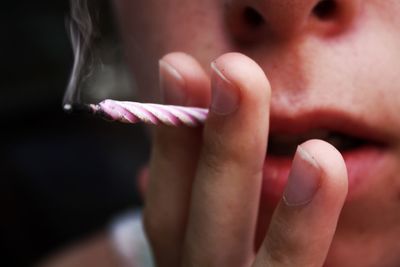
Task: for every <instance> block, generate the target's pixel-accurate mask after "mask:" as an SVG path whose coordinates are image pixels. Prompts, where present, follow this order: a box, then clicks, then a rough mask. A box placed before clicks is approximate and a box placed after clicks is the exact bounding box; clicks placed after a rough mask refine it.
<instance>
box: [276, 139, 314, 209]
mask: <svg viewBox="0 0 400 267" xmlns="http://www.w3.org/2000/svg"><path fill="white" fill-rule="evenodd" d="M320 178H321V168H320V167H319V165H318V163H317V162H316V161H315V159H314V158H313V157H312V156H311V155H310V154H309V153H308V152H307V151H306V150H305V149H304V148H302V147H301V146H298V147H297V150H296V154H295V156H294V159H293V163H292V168H291V170H290V174H289V178H288V183H287V185H286V188H285V192H284V193H283V200H284V201H285V203H286V204H287V205H288V206H301V205H305V204H308V203H309V202H310V201H311V200H312V199H313V197H314V195H315V193H316V192H317V190H318V187H319V185H320Z"/></svg>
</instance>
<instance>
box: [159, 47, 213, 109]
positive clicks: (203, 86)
mask: <svg viewBox="0 0 400 267" xmlns="http://www.w3.org/2000/svg"><path fill="white" fill-rule="evenodd" d="M160 62H163V63H164V64H165V65H167V66H169V67H170V68H172V69H173V70H174V72H175V73H179V76H180V77H181V79H183V80H184V84H185V87H184V88H183V89H184V90H185V96H186V98H185V101H184V103H181V104H180V105H187V106H198V107H207V106H208V105H209V103H210V98H211V96H210V79H209V78H208V75H207V74H206V72H205V71H204V69H203V67H202V66H201V65H200V63H199V62H198V61H197V60H196V59H195V58H194V57H192V56H191V55H189V54H186V53H183V52H171V53H168V54H166V55H164V56H163V57H162V58H161V59H160ZM175 76H177V75H175ZM170 104H171V103H170ZM172 104H173V103H172Z"/></svg>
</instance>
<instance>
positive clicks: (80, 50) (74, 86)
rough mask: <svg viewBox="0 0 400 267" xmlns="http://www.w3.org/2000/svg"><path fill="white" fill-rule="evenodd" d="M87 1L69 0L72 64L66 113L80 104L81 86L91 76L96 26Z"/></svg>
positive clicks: (64, 101) (65, 107)
mask: <svg viewBox="0 0 400 267" xmlns="http://www.w3.org/2000/svg"><path fill="white" fill-rule="evenodd" d="M88 4H89V3H88V0H70V6H71V14H70V17H69V19H68V20H67V24H68V25H67V26H68V31H69V35H70V39H71V44H72V49H73V53H74V63H73V67H72V72H71V76H70V79H69V83H68V86H67V90H66V92H65V95H64V99H63V107H64V110H66V111H72V109H73V106H74V105H76V104H78V105H79V104H81V87H82V84H83V83H84V82H85V80H86V79H88V78H89V77H90V75H91V70H92V69H93V64H94V56H93V54H92V51H91V49H92V46H93V40H94V38H95V36H96V34H97V33H96V25H95V23H94V20H93V17H92V12H93V11H92V10H89V6H88Z"/></svg>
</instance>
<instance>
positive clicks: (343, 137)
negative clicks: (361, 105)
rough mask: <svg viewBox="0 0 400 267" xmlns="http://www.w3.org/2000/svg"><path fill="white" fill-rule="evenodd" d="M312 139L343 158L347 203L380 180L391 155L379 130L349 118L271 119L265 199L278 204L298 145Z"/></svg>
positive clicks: (308, 115) (264, 190)
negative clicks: (366, 185) (324, 144)
mask: <svg viewBox="0 0 400 267" xmlns="http://www.w3.org/2000/svg"><path fill="white" fill-rule="evenodd" d="M310 139H320V140H324V141H326V142H328V143H330V144H331V145H333V146H334V147H335V148H336V149H337V150H338V151H339V152H340V153H341V154H342V156H343V158H344V161H345V163H346V167H347V172H348V181H349V193H348V197H347V200H349V199H354V197H356V196H357V195H359V194H363V193H362V192H363V191H365V190H363V189H362V188H365V186H361V185H363V184H365V183H368V182H371V181H373V179H374V178H375V177H379V175H378V174H379V173H381V172H382V171H383V169H384V168H385V164H382V163H384V162H386V160H385V159H387V156H388V155H389V153H390V150H389V149H388V148H389V143H386V140H387V138H385V136H384V135H383V134H382V133H381V132H379V129H376V128H375V127H373V126H371V125H368V123H367V122H364V121H361V120H357V119H355V118H352V117H350V116H349V115H345V114H340V115H338V114H337V113H335V114H332V113H331V114H321V113H318V114H317V113H314V114H307V116H305V115H304V116H302V117H296V118H291V119H284V118H282V117H281V118H277V117H275V118H274V117H271V123H270V134H269V139H268V147H267V153H266V157H265V163H264V167H263V181H264V182H263V190H262V191H263V195H264V196H263V198H265V199H267V202H269V203H270V204H274V203H275V204H276V203H277V202H278V201H279V200H280V198H281V195H282V193H283V191H284V188H285V186H286V182H287V177H288V175H289V172H290V168H291V163H292V159H293V156H294V153H295V151H296V149H297V146H298V145H300V144H302V143H304V142H305V141H308V140H310Z"/></svg>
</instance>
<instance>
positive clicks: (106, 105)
mask: <svg viewBox="0 0 400 267" xmlns="http://www.w3.org/2000/svg"><path fill="white" fill-rule="evenodd" d="M90 109H91V111H92V112H93V113H94V114H97V115H100V116H102V117H104V118H106V119H108V120H113V121H120V122H124V123H138V122H144V123H148V124H155V125H159V124H164V125H170V126H189V127H196V126H199V125H201V124H203V123H204V121H205V119H206V118H207V114H208V109H205V108H197V107H183V106H173V105H161V104H151V103H138V102H130V101H116V100H111V99H107V100H104V101H102V102H100V103H99V104H95V105H94V104H91V105H90Z"/></svg>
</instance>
